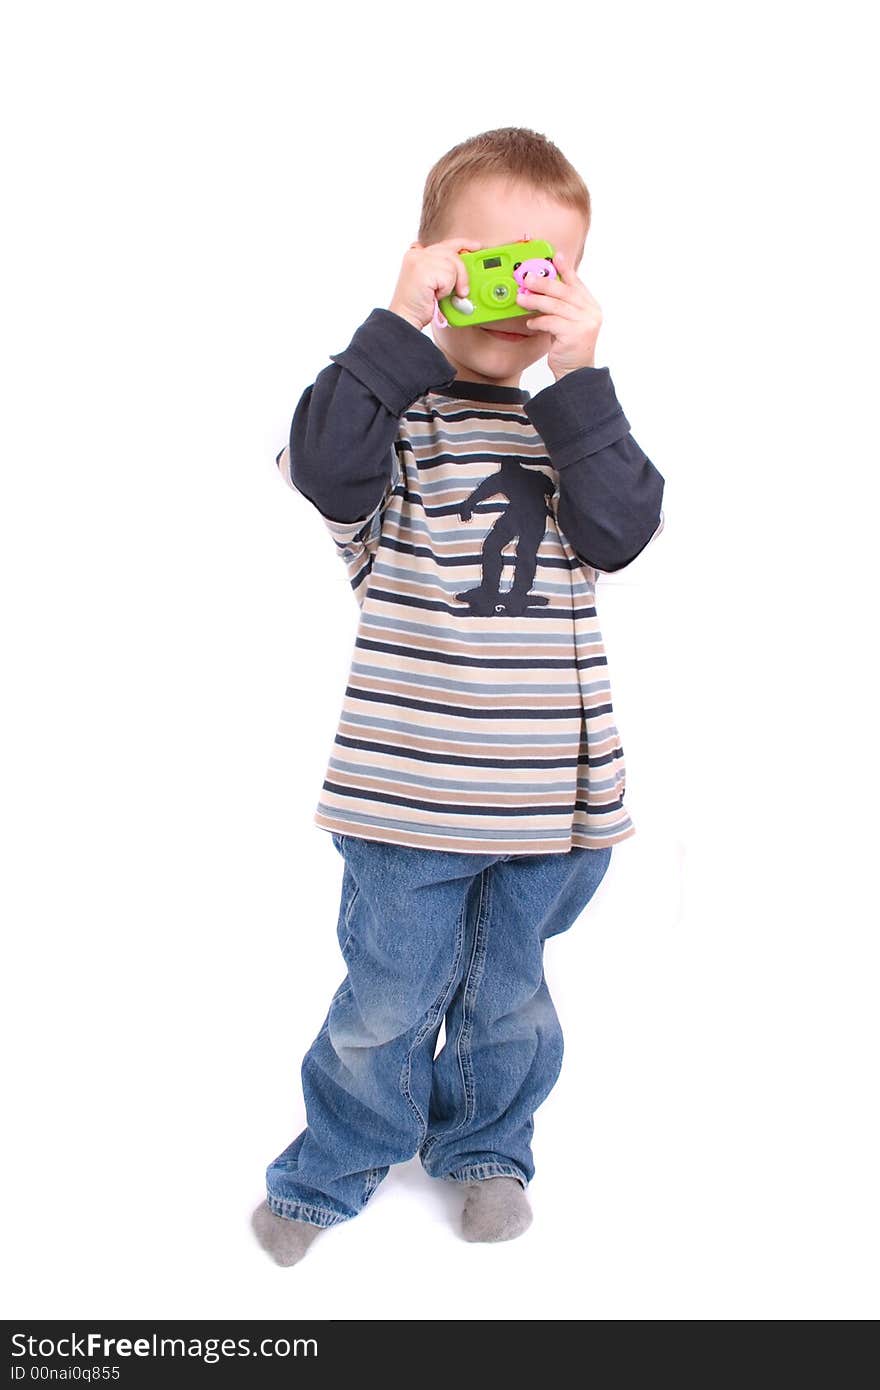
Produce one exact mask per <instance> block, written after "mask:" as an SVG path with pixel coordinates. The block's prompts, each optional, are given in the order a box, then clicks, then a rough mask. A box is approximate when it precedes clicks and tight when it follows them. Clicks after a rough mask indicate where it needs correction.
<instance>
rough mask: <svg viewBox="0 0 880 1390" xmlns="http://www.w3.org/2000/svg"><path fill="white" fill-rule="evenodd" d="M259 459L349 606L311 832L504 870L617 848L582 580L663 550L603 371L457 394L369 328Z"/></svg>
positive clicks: (401, 340) (651, 470)
mask: <svg viewBox="0 0 880 1390" xmlns="http://www.w3.org/2000/svg"><path fill="white" fill-rule="evenodd" d="M462 331H464V330H462ZM275 461H276V464H277V465H278V468H279V470H280V472H281V475H282V477H283V478H284V481H285V482H286V483H287V484H288V485H289V486H290V487H292V488H293V489H294V490H295V491H297V492H299V493H301V494H302V495H303V496H304V497H306V498H308V500H309V501H310V502H311V503H312V504H313V505H314V506H315V507H316V508H317V510H318V512H319V513H320V514H321V516H322V518H323V520H324V523H325V525H326V527H327V529H328V530H329V533H330V535H331V537H332V539H333V541H334V543H335V547H336V550H337V552H338V554H339V556H340V558H341V559H342V561H343V563H344V564H345V566H346V569H347V576H348V579H349V582H350V584H351V587H352V589H353V591H354V594H355V597H356V600H357V602H358V605H359V608H360V616H359V619H358V628H357V635H356V639H355V646H354V652H353V655H352V660H351V668H350V673H349V679H348V684H347V687H346V690H345V693H344V696H343V700H342V709H341V712H340V715H339V720H338V725H337V730H336V735H335V738H334V741H333V745H332V747H331V749H330V751H329V758H328V763H327V769H326V775H325V779H324V783H323V787H322V789H321V792H320V796H319V799H318V802H317V806H316V809H315V812H314V822H315V823H316V824H317V825H318V826H320V827H321V828H322V829H324V830H327V831H330V832H336V833H339V834H345V835H352V836H360V837H363V838H366V839H372V840H379V841H383V842H385V843H389V844H398V845H411V846H415V847H418V848H424V849H441V850H457V851H460V852H468V853H483V854H485V853H492V854H508V855H511V854H512V855H516V854H548V853H550V854H552V853H560V854H562V853H566V852H567V851H568V850H570V849H572V848H573V847H580V848H586V849H597V848H600V847H602V846H606V845H612V844H615V843H617V842H618V841H621V840H624V839H627V838H628V837H629V836H631V835H633V834H635V825H634V824H633V821H632V819H631V818H630V816H629V814H628V812H627V810H626V808H625V806H624V792H625V787H626V768H625V763H624V755H623V747H622V744H621V740H620V736H619V733H618V730H617V727H616V725H615V722H614V711H613V708H612V703H611V687H610V682H609V678H608V663H607V660H606V655H605V649H604V646H603V642H602V634H601V632H600V630H599V623H598V617H597V613H596V579H597V575H598V574H599V573H603V572H604V573H613V572H615V571H618V570H621V569H623V568H624V567H625V566H626V565H628V564H630V563H631V562H632V561H633V560H634V559H635V558H636V556H637V555H639V554H640V553H641V552H642V551H643V550H644V549H645V547H646V546H647V545H648V544H649V543H650V542H651V541H652V540H653V539H654V538H655V536H658V535H659V534H660V532H661V531H662V530H663V526H664V514H663V510H662V505H661V504H662V500H663V487H664V479H663V477H662V475H661V474H660V473H659V472H658V470H657V469H656V468H655V466H654V464H653V463H652V462H651V461H650V459H648V458H647V456H646V455H645V454H644V453H643V451H642V449H641V448H640V447H639V445H638V444H637V443H636V441H635V440H634V439H633V437H632V434H631V433H630V427H629V422H628V421H627V419H626V417H625V416H624V413H623V410H622V409H621V407H620V404H619V403H618V400H617V396H616V394H615V389H614V385H613V383H612V380H611V375H610V372H609V370H608V368H607V367H598V368H594V367H581V368H579V369H578V370H576V371H572V372H569V373H567V374H566V375H565V376H563V377H561V378H560V379H559V380H558V381H556V382H554V383H553V384H551V385H550V386H547V387H545V388H544V389H543V390H542V391H539V392H538V393H537V394H536V395H534V396H531V395H530V393H529V392H528V391H526V390H525V389H522V388H520V387H512V386H500V385H496V384H494V383H490V384H484V383H479V382H475V381H470V380H466V379H462V378H460V377H456V375H455V369H454V368H453V367H452V365H451V364H450V362H449V360H448V359H447V358H446V357H445V356H444V354H443V353H442V352H441V351H440V349H439V348H438V347H437V345H436V344H435V343H434V342H433V341H432V340H431V339H430V338H429V337H428V336H427V335H426V334H425V333H423V332H421V331H420V330H419V329H417V328H415V327H414V326H413V325H412V324H410V323H409V322H408V321H407V320H406V319H404V318H402V317H401V316H400V315H398V314H395V313H393V312H392V311H391V310H389V309H381V308H376V309H373V310H372V312H371V313H370V315H369V316H368V318H367V319H366V320H365V321H364V322H363V323H362V324H361V325H360V327H359V328H358V329H357V331H356V332H355V334H354V336H353V338H352V339H351V342H350V343H349V345H348V347H346V348H345V350H344V351H342V352H339V353H333V354H331V357H330V365H328V366H326V367H325V368H324V369H323V370H322V371H321V372H320V373H319V374H318V376H317V378H316V380H315V382H314V384H313V385H311V386H309V387H308V388H307V389H306V390H305V391H304V392H303V394H302V396H301V398H300V400H299V403H298V404H297V406H296V409H295V412H294V416H293V421H292V424H291V429H290V439H289V441H288V443H287V444H286V445H285V447H284V448H283V449H282V450H281V452H280V453H279V454H278V455H277V457H276V460H275Z"/></svg>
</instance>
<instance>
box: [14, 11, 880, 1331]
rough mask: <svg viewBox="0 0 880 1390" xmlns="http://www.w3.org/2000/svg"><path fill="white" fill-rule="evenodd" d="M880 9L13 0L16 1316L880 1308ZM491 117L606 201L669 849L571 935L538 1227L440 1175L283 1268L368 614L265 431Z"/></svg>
mask: <svg viewBox="0 0 880 1390" xmlns="http://www.w3.org/2000/svg"><path fill="white" fill-rule="evenodd" d="M481 13H482V14H483V18H482V19H480V14H481ZM869 13H870V11H869V7H868V6H867V5H856V4H838V5H835V6H834V7H833V10H831V11H829V10H828V9H827V7H826V6H820V5H818V4H791V5H788V4H772V3H770V4H767V3H765V4H762V5H760V6H758V5H753V6H747V5H745V6H744V5H742V4H737V5H735V6H733V5H732V6H729V7H723V6H706V5H699V4H693V5H686V4H667V5H662V6H648V5H645V6H637V5H632V4H625V3H621V4H616V5H615V6H613V7H609V6H608V5H605V4H603V5H599V4H592V3H586V4H584V5H580V6H577V7H572V9H571V10H567V9H554V8H552V7H549V8H547V9H546V10H540V9H539V11H538V12H536V11H535V10H534V8H533V7H531V6H528V5H521V4H517V3H508V4H506V5H505V6H504V7H502V9H501V10H497V9H496V10H494V11H486V12H482V11H480V10H479V7H477V8H476V9H475V10H474V11H473V12H472V11H470V10H465V11H462V10H461V9H460V8H458V9H457V8H454V7H453V8H444V7H439V8H438V7H433V8H429V9H428V10H424V11H422V10H419V9H417V8H416V9H414V8H412V7H411V6H409V5H407V6H403V5H401V6H393V5H385V6H382V5H379V6H367V7H364V8H361V9H360V10H357V9H346V10H345V11H344V12H342V11H340V9H339V7H338V6H317V7H309V6H304V7H299V6H294V5H293V4H280V3H255V0H249V2H248V4H246V5H245V4H243V3H239V4H219V3H212V4H207V3H205V4H202V3H192V2H189V3H188V2H187V0H175V2H174V3H173V4H170V3H156V0H153V2H152V3H150V4H125V5H118V4H109V3H108V4H97V3H86V2H85V0H84V3H81V4H79V5H76V6H67V5H61V4H48V3H44V4H40V3H33V4H29V5H27V6H24V5H19V6H13V7H9V8H7V9H6V11H5V19H4V22H3V33H2V43H0V52H2V58H0V64H2V71H0V79H2V80H0V102H2V107H3V110H2V115H3V129H4V147H5V148H4V155H3V160H4V168H3V173H4V179H3V183H4V191H5V193H6V199H5V202H6V211H5V214H4V221H3V227H2V236H3V239H4V242H5V248H4V255H3V268H4V290H3V311H2V317H3V320H4V324H3V354H4V360H3V363H2V381H3V396H4V402H5V403H4V407H3V419H2V429H3V439H2V445H3V447H2V477H3V505H2V516H0V528H2V530H0V566H2V580H3V604H2V652H3V669H4V677H3V682H2V700H3V717H2V739H3V747H2V788H3V826H2V854H3V860H4V864H5V867H4V869H3V875H2V893H3V904H2V908H3V934H4V956H5V1005H4V1011H3V1012H4V1030H5V1032H6V1038H5V1044H4V1050H5V1061H6V1071H7V1080H6V1086H7V1099H6V1103H5V1113H6V1115H7V1125H8V1128H7V1137H6V1142H5V1144H4V1146H3V1157H4V1160H5V1164H4V1166H5V1174H4V1178H3V1184H2V1187H3V1197H4V1202H5V1205H6V1207H7V1210H6V1213H5V1216H4V1239H3V1253H4V1264H5V1277H6V1278H7V1280H8V1287H7V1289H6V1291H5V1294H4V1298H3V1305H4V1314H5V1316H7V1317H11V1316H19V1317H24V1316H27V1317H32V1318H33V1317H43V1318H49V1317H60V1318H68V1317H85V1316H89V1317H91V1318H96V1317H100V1318H111V1317H140V1318H152V1317H155V1318H159V1317H175V1318H184V1317H190V1316H191V1317H212V1318H225V1317H229V1318H234V1317H242V1318H259V1317H274V1316H285V1317H308V1316H315V1317H335V1318H368V1319H373V1318H377V1319H381V1318H392V1317H394V1318H407V1319H408V1318H423V1317H427V1318H436V1319H448V1318H456V1317H463V1318H476V1317H488V1318H496V1319H514V1318H516V1319H519V1318H529V1317H532V1318H538V1319H550V1318H562V1319H573V1318H576V1319H709V1318H712V1319H751V1318H773V1319H783V1318H784V1319H804V1318H810V1319H816V1318H822V1319H830V1318H847V1319H853V1318H869V1317H876V1316H877V1314H878V1311H880V1308H878V1297H877V1292H878V1291H877V1287H876V1283H875V1282H874V1280H875V1279H876V1248H877V1239H878V1220H877V1217H878V1201H877V1171H878V1152H877V1150H878V1142H877V1141H878V1118H877V1094H876V1080H877V1022H876V1015H877V988H878V978H877V964H878V944H877V926H878V913H877V898H876V893H875V888H874V883H875V872H876V867H877V854H876V839H877V816H876V808H875V787H876V775H877V761H876V753H877V748H876V735H875V732H874V727H873V723H874V718H875V711H876V707H877V688H876V683H875V679H874V670H873V667H874V664H875V661H876V646H877V642H876V633H877V626H878V625H877V611H876V601H877V586H876V579H875V576H874V573H873V561H874V556H875V554H876V533H877V512H878V488H877V481H876V479H877V464H878V457H877V444H876V428H875V423H874V421H875V416H876V400H877V388H876V381H877V366H878V362H877V354H876V342H877V320H878V308H880V305H878V296H877V273H876V258H877V244H878V227H877V219H876V207H875V203H874V192H873V190H874V188H875V187H876V173H875V167H876V165H875V155H876V149H875V147H874V145H873V142H869V126H870V125H872V124H874V125H876V120H877V112H876V110H872V109H871V108H870V107H869V104H868V100H869V99H868V93H869V90H870V88H871V87H872V86H874V84H875V73H874V62H873V59H872V53H871V49H870V45H869V43H868V33H867V19H868V16H869ZM501 125H526V126H531V127H532V128H533V129H536V130H539V131H541V132H543V133H545V134H547V135H548V136H549V137H550V138H551V139H553V140H554V141H555V142H556V143H557V144H558V145H559V146H560V147H561V149H562V150H563V151H564V152H565V153H566V154H567V156H568V157H569V158H570V159H571V160H572V161H573V163H574V164H575V165H576V166H577V167H578V169H579V170H580V171H581V172H582V174H583V176H584V178H585V179H586V181H587V184H588V186H589V188H590V191H591V194H592V197H593V228H592V231H591V233H590V236H589V239H588V242H587V250H586V254H585V257H584V260H583V262H582V263H581V267H580V272H579V273H580V275H581V278H582V279H583V280H584V281H585V283H586V284H587V285H588V286H589V288H590V289H591V291H592V292H593V294H594V295H595V296H596V298H597V299H598V301H599V303H600V304H601V305H602V308H603V311H604V325H603V329H602V333H601V335H600V341H599V353H598V356H597V365H608V366H609V367H610V368H611V372H612V376H613V379H614V382H615V385H616V388H617V392H618V395H619V398H620V400H621V403H622V405H623V407H624V410H625V411H626V413H627V416H628V418H629V420H630V423H631V425H632V428H633V433H634V435H635V437H636V439H637V440H638V441H639V443H640V444H641V445H642V447H643V448H644V449H645V450H646V451H647V452H648V454H649V456H650V457H651V458H652V460H653V461H654V462H655V464H656V466H657V467H658V468H659V469H660V471H661V473H662V474H663V475H664V477H665V478H666V494H665V498H664V506H665V511H666V517H667V522H666V529H665V531H664V533H663V535H662V536H661V537H660V538H658V540H657V542H656V543H655V544H654V545H652V547H651V548H650V550H649V551H648V552H646V553H645V554H644V555H643V556H642V557H641V558H640V559H639V560H637V561H636V562H635V563H634V564H633V565H632V566H630V567H629V568H628V569H627V570H626V571H624V572H622V573H620V574H619V575H617V576H609V577H603V578H602V579H601V580H600V585H599V589H598V591H597V596H598V603H599V612H600V619H601V621H602V627H603V633H604V636H605V641H606V647H607V651H608V657H609V663H610V675H611V679H612V690H613V695H614V705H615V712H616V715H617V720H618V726H619V728H620V731H621V735H622V738H623V742H624V747H625V751H626V757H627V767H628V785H627V805H628V806H629V809H630V811H631V814H632V816H633V819H634V821H635V822H636V824H637V828H638V834H637V835H636V836H634V837H633V838H632V839H631V840H629V841H628V842H625V843H624V844H622V845H621V846H620V847H619V848H618V849H617V850H616V851H615V854H614V857H613V860H612V865H611V868H610V871H609V873H608V875H607V876H606V879H605V880H604V881H603V884H602V886H601V888H600V891H599V894H598V895H597V897H596V898H595V899H594V900H593V902H592V904H591V905H590V907H589V908H588V909H587V911H586V913H585V914H584V916H583V917H582V918H581V920H580V921H579V922H578V923H577V924H576V925H575V927H574V928H573V929H572V930H571V931H570V932H568V933H567V934H565V935H564V936H562V937H560V938H557V939H555V940H553V941H552V942H551V943H549V945H548V948H547V969H548V977H549V980H550V984H551V988H552V990H553V993H554V997H555V1000H556V1004H557V1008H558V1010H559V1012H560V1015H561V1017H562V1021H563V1026H564V1028H565V1033H566V1061H565V1066H564V1070H563V1075H562V1078H561V1080H560V1082H559V1084H558V1086H557V1087H556V1089H555V1090H554V1092H553V1093H552V1095H551V1097H550V1098H549V1099H548V1101H547V1102H546V1104H545V1105H544V1106H543V1107H542V1109H541V1110H540V1112H539V1114H538V1117H537V1131H536V1139H535V1157H536V1164H537V1173H536V1177H535V1180H534V1182H533V1184H532V1187H531V1192H530V1195H531V1200H532V1205H533V1208H534V1211H535V1221H534V1224H533V1226H532V1228H531V1229H530V1231H529V1232H528V1233H527V1234H526V1235H525V1236H524V1237H522V1238H521V1239H520V1240H518V1241H514V1242H511V1243H508V1244H502V1245H498V1246H489V1247H477V1246H470V1245H468V1244H466V1243H465V1242H463V1241H462V1240H461V1238H460V1237H459V1235H458V1234H457V1231H456V1221H457V1217H458V1193H457V1192H456V1191H455V1190H450V1189H449V1187H448V1185H446V1184H440V1183H436V1182H432V1181H431V1180H430V1179H428V1178H427V1177H426V1176H425V1175H424V1174H423V1173H422V1172H421V1169H420V1167H419V1165H418V1163H417V1162H415V1163H412V1164H407V1165H405V1166H402V1167H400V1168H397V1169H395V1170H394V1171H393V1172H392V1174H391V1175H390V1176H389V1178H388V1179H387V1180H386V1182H385V1183H384V1184H383V1185H382V1186H381V1187H380V1189H379V1190H378V1191H377V1193H376V1195H375V1197H374V1198H373V1200H372V1202H371V1203H370V1206H369V1208H368V1209H367V1210H366V1211H365V1212H364V1213H363V1214H362V1215H361V1216H360V1217H359V1218H357V1220H356V1221H352V1222H349V1223H347V1224H346V1225H344V1226H342V1227H337V1228H336V1229H335V1230H333V1231H330V1232H328V1233H325V1234H324V1235H323V1236H322V1237H320V1239H319V1241H318V1242H317V1244H316V1245H315V1246H314V1247H313V1249H312V1250H311V1251H310V1253H309V1255H308V1256H307V1259H306V1261H305V1262H304V1263H303V1264H301V1265H300V1266H298V1267H296V1268H294V1269H288V1270H282V1269H278V1268H277V1267H275V1266H274V1265H273V1264H272V1263H271V1261H270V1260H269V1259H268V1258H267V1256H266V1255H265V1254H264V1253H263V1251H262V1250H261V1249H260V1248H259V1247H258V1246H257V1245H256V1243H255V1241H254V1239H253V1237H252V1235H251V1231H250V1227H249V1217H250V1212H251V1210H252V1208H253V1207H254V1206H255V1205H256V1203H257V1202H258V1201H259V1200H260V1198H261V1196H262V1195H263V1191H264V1188H263V1173H264V1169H265V1166H266V1164H267V1163H268V1162H269V1161H270V1160H271V1159H272V1158H274V1157H275V1156H276V1154H277V1153H279V1152H280V1150H281V1149H282V1148H283V1147H284V1146H285V1145H286V1144H287V1143H289V1141H290V1140H291V1139H292V1138H293V1137H294V1136H295V1134H296V1133H298V1132H299V1130H300V1129H301V1128H302V1125H303V1122H304V1112H303V1107H302V1099H301V1092H300V1083H299V1066H300V1062H301V1058H302V1054H303V1053H304V1051H305V1050H306V1048H307V1046H308V1045H309V1043H310V1042H311V1040H312V1038H313V1036H314V1034H315V1033H316V1031H317V1029H318V1027H319V1026H320V1024H321V1022H322V1020H323V1017H324V1013H325V1010H326V1005H327V1003H328V1002H329V997H330V994H331V993H332V991H333V990H334V989H335V988H336V986H337V984H338V983H339V980H340V979H341V978H342V973H343V968H342V963H341V958H340V957H339V955H338V948H337V944H336V937H335V923H336V913H337V906H338V893H339V882H340V876H341V869H342V865H341V860H340V858H339V856H338V855H337V853H336V851H335V849H334V847H333V845H332V843H331V841H330V837H329V836H328V835H327V834H326V832H323V831H321V830H319V829H318V828H317V827H316V826H314V825H313V824H312V820H311V817H312V812H313V809H314V806H315V803H316V801H317V798H318V795H319V793H320V787H321V780H322V778H323V775H324V770H325V766H326V761H327V757H328V754H329V751H330V745H331V742H332V739H333V734H334V731H335V727H336V720H337V717H338V712H339V707H340V703H341V699H342V694H343V690H344V687H345V680H346V675H347V671H348V663H349V660H350V656H351V645H352V641H353V637H354V631H355V626H356V619H357V608H356V604H355V601H354V598H353V595H352V594H351V591H350V589H349V588H348V584H347V580H346V577H345V572H344V567H343V566H342V565H341V564H340V562H339V560H338V558H337V557H336V556H335V554H334V553H333V548H332V544H331V542H330V539H329V536H328V535H327V534H326V532H325V530H324V528H323V526H322V524H321V521H320V518H318V517H317V515H316V513H315V512H314V510H313V508H311V507H310V505H309V504H308V503H307V502H305V501H304V500H303V499H300V498H299V497H297V496H296V495H295V494H294V493H292V492H291V491H290V490H289V489H286V488H285V487H284V484H283V482H282V481H281V480H280V477H279V475H278V473H277V471H276V468H275V462H274V459H275V454H276V453H277V452H278V450H279V449H280V448H281V447H282V446H283V444H284V443H285V441H286V439H287V433H288V429H289V425H290V418H291V415H292V413H293V408H294V406H295V404H296V401H297V400H298V399H299V396H300V394H301V392H302V391H303V390H304V389H305V387H306V385H308V384H309V383H310V382H311V381H312V380H314V377H315V376H316V375H317V373H318V371H320V370H321V368H322V367H323V366H325V365H326V363H327V361H328V360H329V354H330V353H331V352H336V351H340V350H341V349H342V348H343V347H344V346H345V345H346V344H347V343H348V341H349V339H350V337H351V335H352V333H353V332H354V330H355V328H356V327H357V325H358V324H360V323H361V322H362V321H363V319H364V318H365V317H366V316H367V314H368V313H369V311H370V310H371V308H373V307H374V306H376V305H380V306H386V307H387V304H388V302H389V300H390V297H391V294H392V291H393V288H394V284H395V282H396V277H397V271H398V268H399V264H400V260H401V258H402V256H403V253H404V251H405V250H406V248H407V246H408V244H409V242H410V241H411V240H412V239H413V238H414V237H415V235H416V233H417V227H418V214H419V206H420V199H421V192H422V187H423V183H424V178H425V175H426V174H427V171H428V169H429V168H430V166H431V164H432V163H433V162H434V161H435V160H436V159H437V158H438V157H439V156H440V155H441V154H442V153H443V152H444V151H445V150H447V149H448V148H450V146H452V145H453V144H455V143H456V142H458V141H459V140H461V139H464V138H465V137H466V136H468V135H471V134H475V133H477V132H478V131H480V130H485V129H489V128H492V127H496V126H501ZM551 379H552V378H551V377H550V375H549V372H548V371H547V368H546V364H539V365H538V366H536V367H535V368H532V369H530V371H529V372H528V373H527V374H526V376H525V377H524V378H523V382H522V384H523V385H524V386H526V387H527V388H528V389H529V390H531V391H532V392H533V393H534V392H535V391H537V390H539V389H540V388H541V387H542V386H544V385H546V384H548V383H549V381H550V380H551ZM306 575H310V576H314V579H313V580H310V581H309V582H308V583H307V582H306V581H305V579H304V576H306Z"/></svg>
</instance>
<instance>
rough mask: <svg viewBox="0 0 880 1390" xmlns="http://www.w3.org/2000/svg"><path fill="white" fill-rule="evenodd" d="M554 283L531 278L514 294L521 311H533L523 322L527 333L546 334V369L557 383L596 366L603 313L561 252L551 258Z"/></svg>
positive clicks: (534, 277) (531, 276)
mask: <svg viewBox="0 0 880 1390" xmlns="http://www.w3.org/2000/svg"><path fill="white" fill-rule="evenodd" d="M553 264H554V265H555V267H556V271H557V276H556V279H555V280H550V279H544V277H543V276H540V275H538V276H535V275H530V276H529V277H528V289H521V290H519V292H518V293H517V296H516V302H517V304H518V305H519V306H520V308H522V309H536V310H537V311H538V312H537V313H535V314H532V315H531V317H529V318H527V319H526V321H525V326H526V329H527V331H528V332H529V333H535V334H537V333H549V334H550V348H549V350H548V352H547V365H548V366H549V368H550V370H551V372H552V373H553V375H554V376H555V378H556V380H557V381H558V380H559V378H560V377H562V376H565V374H566V373H567V372H574V371H576V370H577V368H578V367H593V366H595V349H596V339H597V337H598V336H599V329H600V328H601V327H602V310H601V308H600V306H599V304H598V303H597V302H596V300H595V299H594V298H593V296H592V295H591V294H590V291H589V290H588V289H587V287H586V285H585V284H584V282H583V280H579V279H578V277H577V275H576V274H575V272H574V270H573V269H572V268H571V266H570V265H569V263H568V259H567V257H566V256H565V255H564V254H563V252H562V251H557V252H556V254H555V256H554V257H553Z"/></svg>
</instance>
